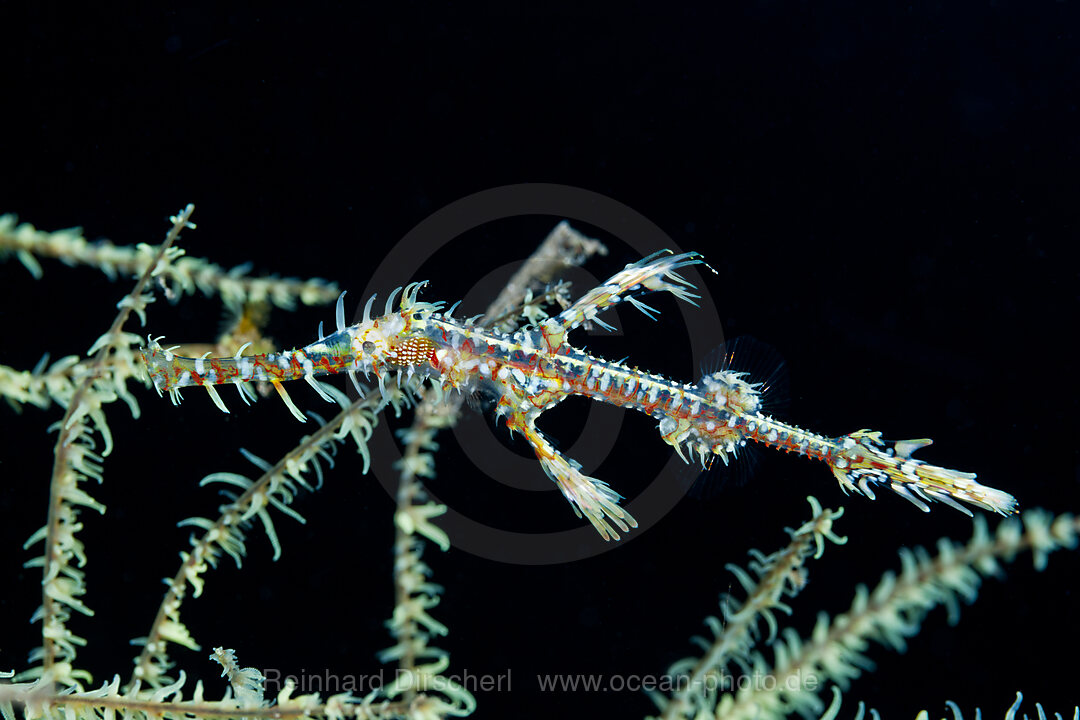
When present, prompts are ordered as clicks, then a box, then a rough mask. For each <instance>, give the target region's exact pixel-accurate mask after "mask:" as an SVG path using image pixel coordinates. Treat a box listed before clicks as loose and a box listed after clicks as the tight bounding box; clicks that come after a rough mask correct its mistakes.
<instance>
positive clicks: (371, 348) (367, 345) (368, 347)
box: [360, 340, 375, 355]
mask: <svg viewBox="0 0 1080 720" xmlns="http://www.w3.org/2000/svg"><path fill="white" fill-rule="evenodd" d="M360 347H361V348H363V349H364V352H366V353H367V354H368V355H371V354H372V353H374V352H375V343H373V342H371V341H370V340H365V341H364V343H363V344H362V345H361V346H360Z"/></svg>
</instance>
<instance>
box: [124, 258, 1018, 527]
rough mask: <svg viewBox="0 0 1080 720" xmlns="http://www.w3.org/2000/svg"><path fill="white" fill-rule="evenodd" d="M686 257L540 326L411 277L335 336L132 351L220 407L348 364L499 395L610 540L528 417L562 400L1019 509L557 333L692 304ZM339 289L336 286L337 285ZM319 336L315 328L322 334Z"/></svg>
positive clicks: (901, 489) (724, 451) (611, 522)
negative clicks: (291, 342)
mask: <svg viewBox="0 0 1080 720" xmlns="http://www.w3.org/2000/svg"><path fill="white" fill-rule="evenodd" d="M701 263H702V260H701V257H700V256H699V255H698V254H696V253H684V254H680V255H675V254H668V253H657V254H654V255H651V256H649V257H647V258H645V259H643V260H641V261H639V262H637V263H633V264H630V265H627V266H626V268H624V269H623V270H622V271H621V272H619V273H617V274H616V275H614V276H613V277H611V278H610V279H609V280H608V281H607V282H605V283H604V284H602V285H600V286H598V287H597V288H595V289H594V290H592V291H591V292H589V293H587V294H586V295H585V296H584V297H582V298H581V299H580V300H578V301H577V302H576V303H574V304H573V305H572V306H570V307H569V308H567V309H566V310H564V311H563V312H561V313H560V314H559V315H557V316H555V317H552V318H549V319H547V320H545V321H544V322H542V323H540V324H539V325H537V326H530V327H527V328H523V329H520V330H518V331H516V332H514V333H500V332H498V331H495V330H490V329H485V328H482V327H480V326H478V325H476V324H475V318H473V319H470V320H459V319H457V318H455V317H453V314H452V313H453V308H451V310H450V311H448V312H442V307H443V306H442V303H426V302H420V301H418V300H417V295H418V293H419V291H420V290H421V288H422V287H423V285H424V283H413V284H411V285H409V286H407V287H406V288H404V292H402V294H401V300H400V302H399V303H398V304H397V307H396V309H395V306H394V298H395V296H396V294H397V292H398V291H394V293H391V296H390V298H389V299H388V300H387V302H386V306H385V310H384V313H383V314H382V315H380V316H378V317H374V318H373V317H372V316H371V309H372V305H373V301H374V298H371V299H370V300H368V302H367V305H366V306H365V308H364V315H363V319H362V320H361V322H359V323H357V324H355V325H346V324H345V313H344V304H343V300H342V298H339V299H338V305H337V311H336V321H337V329H336V332H334V333H332V334H330V335H327V336H325V337H322V338H320V339H319V340H318V341H316V342H314V343H312V344H310V345H308V346H306V347H303V348H301V349H299V350H291V351H287V352H283V353H272V354H266V355H250V356H243V355H241V354H240V353H239V352H238V353H237V355H236V356H234V357H231V358H209V357H205V358H187V357H180V356H177V355H174V354H172V353H171V352H170V351H169V350H166V349H164V348H162V347H161V346H160V345H159V344H158V343H157V341H155V340H151V341H150V343H149V346H148V347H147V348H145V349H144V350H143V358H144V360H145V362H146V364H147V367H148V369H149V372H150V377H151V378H152V380H153V382H154V386H155V387H156V388H157V390H158V392H159V393H161V392H162V391H166V392H168V393H169V394H170V396H171V397H172V399H173V401H174V402H177V401H179V397H180V389H181V388H184V387H188V386H192V385H198V386H202V387H205V388H206V389H207V390H208V391H209V392H210V395H211V398H212V399H213V401H214V402H215V404H217V405H218V407H219V408H221V409H222V410H224V411H225V412H228V410H227V409H226V407H225V404H224V402H222V400H221V398H220V397H219V396H218V395H217V393H216V392H215V391H214V388H213V386H214V385H218V384H226V383H232V384H235V385H236V386H237V387H238V388H239V389H240V391H241V396H242V397H243V398H244V400H245V402H246V401H247V400H248V394H249V393H250V391H247V390H246V389H247V383H251V382H269V383H271V384H272V385H273V386H274V388H275V389H276V390H277V391H278V393H279V394H280V395H281V397H282V399H283V400H284V401H285V402H286V404H287V405H288V407H289V409H290V411H291V412H292V413H293V415H295V416H296V417H297V418H298V419H299V420H301V421H303V420H304V416H303V415H302V414H301V413H300V411H299V410H298V409H297V407H296V405H295V404H294V403H293V402H292V400H291V399H290V398H289V395H288V393H287V392H285V389H284V387H283V386H282V383H283V382H285V381H288V380H296V379H304V380H306V381H307V382H308V383H309V384H310V385H311V386H312V387H314V388H315V389H316V390H317V391H318V392H319V393H320V394H321V395H323V397H324V399H329V398H328V397H327V396H326V395H325V394H324V393H323V391H322V390H321V389H320V388H319V386H318V383H317V382H316V381H315V377H316V376H319V375H326V374H336V373H347V374H348V375H349V376H350V377H351V378H352V380H353V382H354V383H355V384H356V387H357V390H358V391H360V392H361V393H362V392H363V389H362V388H361V386H360V384H359V383H358V382H357V374H358V373H363V374H364V375H365V376H367V377H370V375H371V374H372V373H374V375H375V376H376V378H377V380H378V383H379V389H380V391H381V392H382V393H383V394H384V397H385V395H386V386H385V380H386V377H387V376H388V375H390V374H391V373H394V372H398V373H402V374H403V375H404V377H406V378H411V377H413V375H418V376H420V377H423V378H427V379H430V380H431V381H434V382H438V383H440V384H441V385H442V386H443V387H444V388H448V389H454V390H458V391H460V392H464V393H474V392H483V393H485V394H487V395H494V397H496V398H497V402H496V409H495V412H496V413H497V414H498V415H499V416H501V417H503V418H505V421H506V425H507V427H508V428H509V429H510V430H511V432H519V433H521V434H522V436H524V438H525V439H526V440H527V441H528V442H529V444H530V445H531V446H532V448H533V451H534V452H535V453H536V456H537V458H538V459H539V460H540V464H541V466H542V467H543V469H544V471H545V472H546V473H547V474H548V476H549V477H550V478H551V479H552V480H554V481H555V483H556V484H557V485H558V486H559V489H560V490H562V493H563V495H564V496H565V497H566V498H567V500H569V501H570V504H571V506H572V507H573V509H574V511H575V512H576V513H577V514H578V515H579V516H580V515H584V516H585V518H586V519H587V520H589V522H591V523H592V525H593V526H594V527H595V528H596V530H597V531H598V532H599V533H600V535H601V536H602V537H603V538H604V539H605V540H606V539H611V538H614V539H616V540H617V539H618V538H619V532H620V531H621V532H626V531H628V530H629V529H630V528H632V527H636V526H637V523H636V521H635V520H634V518H633V517H631V515H630V514H629V513H628V512H627V511H626V510H624V509H623V508H622V507H620V506H619V500H620V499H622V496H620V495H619V494H618V493H617V492H615V491H614V490H613V489H611V488H610V487H609V486H608V485H607V483H605V482H603V481H601V480H597V479H595V478H592V477H589V476H587V475H585V474H583V473H582V472H581V471H580V466H579V465H578V464H577V463H576V462H575V461H573V460H572V459H569V458H566V457H564V456H563V455H562V454H561V453H560V452H559V451H558V450H557V449H555V448H554V447H553V446H552V444H551V443H550V442H549V441H548V440H547V438H545V437H544V435H543V434H542V433H541V432H540V431H539V430H538V429H537V427H536V420H537V418H538V417H539V416H540V415H541V414H542V413H543V412H544V411H545V410H548V409H549V408H552V407H554V406H555V405H557V404H558V403H560V402H561V401H562V400H564V399H565V398H567V397H569V396H570V395H583V396H585V397H590V398H593V399H594V400H598V401H601V402H606V403H610V404H613V405H617V406H622V407H628V408H634V409H636V410H639V411H641V412H644V413H646V414H648V415H651V416H652V417H654V418H656V419H657V421H658V422H659V430H660V434H661V437H662V438H663V440H664V442H666V443H668V444H669V445H671V446H673V447H674V448H675V450H676V452H678V453H679V455H680V456H681V457H683V459H684V460H687V459H689V460H694V459H695V456H697V460H698V461H700V462H701V463H702V465H703V466H705V465H707V464H708V463H709V461H711V460H712V459H714V458H716V457H719V458H720V459H721V460H722V461H723V462H725V463H726V462H728V458H729V456H734V455H735V453H736V451H737V449H738V448H739V447H741V446H743V445H745V444H746V442H747V441H752V442H756V443H760V444H763V445H766V446H769V447H774V448H777V449H779V450H783V451H784V452H793V453H797V454H799V455H804V456H806V457H809V458H811V459H815V460H820V461H822V462H824V463H826V464H827V465H828V466H829V467H830V468H831V470H832V472H833V475H834V476H835V477H836V479H837V480H838V481H839V483H840V486H841V488H843V490H844V491H845V492H849V491H855V492H859V493H861V494H863V495H866V496H867V497H869V498H873V497H874V489H873V487H874V486H875V485H879V486H880V485H885V486H888V487H889V488H890V489H892V490H893V491H894V492H896V493H898V494H899V495H901V496H903V497H904V498H906V499H908V500H910V501H911V502H912V503H914V504H915V505H917V506H918V507H920V508H921V509H923V510H929V506H928V505H927V503H928V502H929V501H933V500H937V501H941V502H944V503H946V504H948V505H951V506H953V507H955V508H957V509H959V510H961V511H963V512H968V514H970V512H969V511H968V510H967V509H966V508H964V507H963V506H962V505H960V504H959V503H958V502H957V501H962V502H965V503H969V504H972V505H976V506H978V507H981V508H985V509H987V510H991V511H994V512H998V513H1001V514H1006V515H1007V514H1010V513H1012V512H1014V510H1015V507H1016V501H1015V499H1014V498H1013V497H1012V496H1011V495H1009V494H1008V493H1005V492H1002V491H1000V490H995V489H993V488H990V487H986V486H984V485H981V484H979V483H978V482H976V481H975V475H974V474H973V473H964V472H958V471H955V470H948V469H946V468H942V467H938V466H935V465H930V464H927V463H924V462H922V461H920V460H917V459H914V458H912V457H911V455H912V453H913V452H914V451H915V450H917V449H919V448H920V447H923V446H925V445H928V444H930V441H929V440H906V441H900V442H894V443H889V442H885V441H883V440H882V439H881V437H880V433H876V432H870V431H868V430H860V431H858V432H855V433H851V434H848V435H843V436H840V437H837V438H830V437H825V436H822V435H817V434H815V433H811V432H809V431H806V430H803V429H801V428H798V427H795V426H793V425H788V424H786V423H783V422H780V421H779V420H776V419H774V418H772V417H769V416H767V415H765V414H763V413H762V412H761V398H760V385H759V384H757V383H748V382H746V381H745V380H744V375H745V374H744V373H738V372H732V371H730V370H720V371H717V372H713V373H709V374H707V375H705V376H704V377H702V378H701V379H700V380H699V381H698V382H697V383H695V384H693V385H688V384H684V383H678V382H675V381H672V380H669V379H667V378H664V377H661V376H659V375H653V374H650V373H647V372H644V371H641V370H638V369H637V368H632V367H628V366H626V365H624V364H622V363H619V362H610V361H607V360H604V359H601V358H596V357H593V356H591V355H589V354H587V353H586V352H584V351H582V350H579V349H577V348H575V347H573V346H572V345H571V344H570V343H569V342H568V341H567V339H566V336H567V335H568V333H569V332H570V331H572V330H574V329H575V328H577V327H578V326H580V325H581V324H582V323H583V322H586V321H591V322H595V323H597V324H600V325H602V326H605V327H610V326H609V325H607V324H606V323H603V321H601V320H599V319H598V318H597V316H598V315H599V313H601V312H602V311H603V310H605V309H606V308H609V307H612V306H614V305H616V304H618V303H619V302H620V301H621V300H625V301H627V302H629V303H631V304H632V305H634V306H635V307H637V308H638V309H639V310H641V311H642V312H644V313H645V314H646V315H648V316H649V317H654V314H655V312H656V311H655V310H653V309H652V308H650V307H649V306H648V305H645V304H644V303H642V302H641V301H640V300H639V299H638V297H637V296H639V295H642V294H644V293H647V292H661V291H663V292H669V293H671V294H673V295H675V296H676V297H677V298H679V299H681V300H685V301H687V302H690V303H693V302H694V299H695V298H697V297H698V296H697V295H695V294H694V293H693V292H692V290H693V289H694V286H693V285H692V284H690V283H689V282H688V281H686V280H685V279H684V278H683V277H682V276H680V275H679V274H678V272H676V271H677V270H678V269H680V268H682V267H686V266H689V265H696V264H701ZM343 295H344V294H343ZM320 334H321V332H320Z"/></svg>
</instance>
